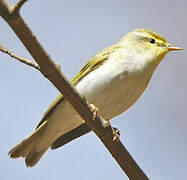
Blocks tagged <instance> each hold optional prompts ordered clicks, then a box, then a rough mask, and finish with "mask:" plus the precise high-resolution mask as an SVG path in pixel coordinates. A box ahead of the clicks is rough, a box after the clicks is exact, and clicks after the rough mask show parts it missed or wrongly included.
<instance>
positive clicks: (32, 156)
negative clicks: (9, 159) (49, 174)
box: [25, 148, 48, 167]
mask: <svg viewBox="0 0 187 180" xmlns="http://www.w3.org/2000/svg"><path fill="white" fill-rule="evenodd" d="M47 149H48V148H47ZM47 149H45V150H44V151H41V152H37V151H31V152H29V154H28V155H27V156H26V158H25V164H26V166H27V167H33V166H34V165H35V164H36V163H37V162H38V161H39V160H40V158H41V157H42V155H43V154H44V153H45V151H46V150H47Z"/></svg>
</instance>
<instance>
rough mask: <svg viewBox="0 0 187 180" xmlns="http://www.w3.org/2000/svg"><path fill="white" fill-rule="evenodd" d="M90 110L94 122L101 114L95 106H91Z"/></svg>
mask: <svg viewBox="0 0 187 180" xmlns="http://www.w3.org/2000/svg"><path fill="white" fill-rule="evenodd" d="M90 108H91V111H92V114H93V117H92V120H94V119H95V118H96V117H97V114H98V112H99V109H98V108H96V107H95V106H94V105H93V104H90Z"/></svg>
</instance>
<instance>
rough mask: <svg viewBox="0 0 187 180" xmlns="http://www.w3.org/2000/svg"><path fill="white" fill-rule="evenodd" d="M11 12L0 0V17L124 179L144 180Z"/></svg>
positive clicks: (103, 123)
mask: <svg viewBox="0 0 187 180" xmlns="http://www.w3.org/2000/svg"><path fill="white" fill-rule="evenodd" d="M11 12H12V11H11V8H10V7H9V5H8V4H7V3H6V2H5V1H4V0H0V15H1V16H2V17H3V18H4V19H5V21H6V22H7V23H8V24H9V25H10V27H11V28H12V29H13V31H14V32H15V33H16V35H17V36H18V37H19V39H20V40H21V41H22V43H23V44H24V46H25V47H26V48H27V50H28V51H29V52H30V54H31V55H32V57H33V58H34V59H35V61H36V62H37V63H38V65H39V66H40V72H41V73H42V74H43V75H44V76H45V77H47V78H48V80H50V81H51V83H52V84H53V85H54V86H55V87H56V88H57V89H58V90H59V91H60V92H61V93H62V94H63V95H64V97H65V98H66V99H67V100H68V101H69V103H70V104H71V105H72V106H73V107H74V109H75V110H76V111H77V113H79V115H80V116H81V117H82V118H83V119H84V120H85V122H86V123H87V124H88V126H89V127H90V128H91V129H92V130H93V131H94V132H95V133H96V134H97V136H98V137H99V138H100V139H101V141H102V142H103V143H104V145H105V146H106V147H107V149H108V150H109V151H110V153H111V154H112V156H113V157H114V158H115V159H116V161H117V162H118V164H119V165H120V166H121V168H122V169H123V170H124V172H125V173H126V174H127V176H128V177H129V178H130V179H132V180H147V179H148V177H147V176H146V175H145V174H144V172H143V171H142V170H141V169H140V167H139V166H138V165H137V163H136V162H135V161H134V159H133V158H132V157H131V155H130V154H129V152H128V151H127V150H126V148H125V147H124V146H123V144H122V143H121V141H120V140H119V141H113V138H114V135H113V129H112V127H111V126H110V124H109V123H107V122H106V121H105V120H103V119H102V118H101V117H100V116H99V115H97V116H96V118H95V120H94V121H93V114H92V110H91V108H90V106H89V104H88V103H87V102H86V100H84V99H83V98H81V96H80V95H79V94H78V92H77V91H76V90H75V89H74V88H73V87H72V86H71V84H70V83H68V81H67V79H66V78H65V77H64V76H63V75H62V73H61V72H60V70H59V69H58V68H56V65H55V63H54V62H53V61H52V59H51V58H50V57H49V55H48V54H47V53H46V52H45V50H44V49H43V47H42V46H41V44H40V43H39V42H38V40H37V39H36V37H35V35H33V33H32V32H31V30H30V29H29V28H28V26H27V25H26V24H25V22H24V21H23V19H22V18H21V16H20V15H19V13H17V15H16V16H14V17H12V16H11Z"/></svg>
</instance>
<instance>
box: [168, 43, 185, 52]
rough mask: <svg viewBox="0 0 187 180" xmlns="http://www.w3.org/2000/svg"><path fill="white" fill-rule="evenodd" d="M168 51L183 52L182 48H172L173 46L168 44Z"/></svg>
mask: <svg viewBox="0 0 187 180" xmlns="http://www.w3.org/2000/svg"><path fill="white" fill-rule="evenodd" d="M167 49H168V51H178V50H182V48H180V47H175V46H172V45H171V44H167Z"/></svg>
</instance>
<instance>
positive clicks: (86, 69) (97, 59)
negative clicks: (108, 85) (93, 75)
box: [36, 45, 120, 129]
mask: <svg viewBox="0 0 187 180" xmlns="http://www.w3.org/2000/svg"><path fill="white" fill-rule="evenodd" d="M119 48H120V46H119V45H115V46H109V47H107V48H105V49H103V50H102V51H100V52H98V53H97V55H96V56H93V57H91V58H90V59H89V60H88V62H87V63H86V64H85V65H84V66H83V67H82V68H81V70H80V71H79V73H77V74H76V75H75V77H74V78H73V79H72V80H71V83H72V84H73V86H75V85H76V84H77V83H78V82H79V81H80V80H81V79H82V78H84V77H85V76H86V75H88V74H89V73H90V72H92V71H93V70H95V69H97V68H99V67H100V66H101V65H102V64H103V63H105V61H106V60H107V58H108V56H110V55H111V54H112V52H114V51H115V50H117V49H119ZM63 100H64V96H63V95H62V94H60V95H59V96H58V97H57V98H56V99H55V100H54V101H53V102H52V103H51V104H50V106H49V108H48V109H47V111H46V112H45V113H44V115H43V117H42V119H41V121H40V122H39V124H38V125H37V127H36V129H37V128H38V127H39V126H40V125H41V124H42V123H43V122H44V121H45V120H46V119H47V117H48V115H49V114H50V113H52V112H53V111H54V109H55V107H56V106H57V105H58V104H59V103H60V102H61V101H63Z"/></svg>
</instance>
